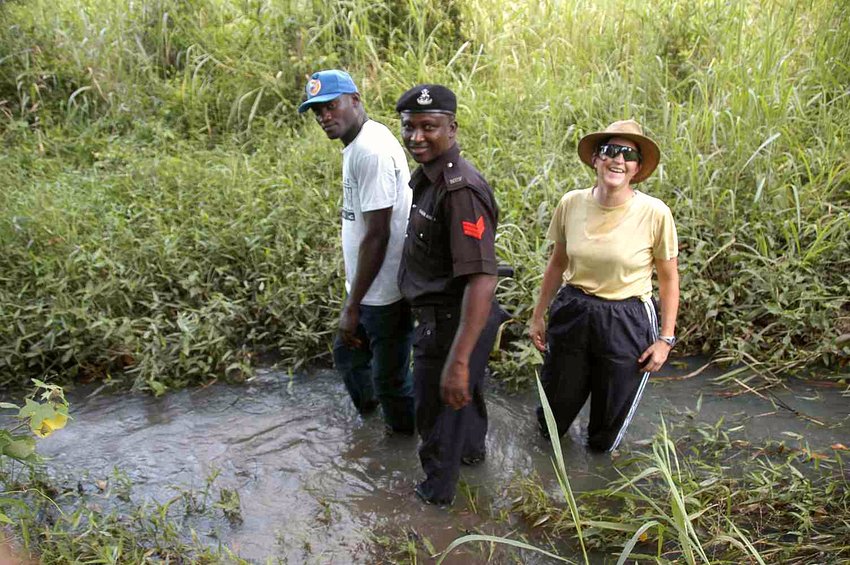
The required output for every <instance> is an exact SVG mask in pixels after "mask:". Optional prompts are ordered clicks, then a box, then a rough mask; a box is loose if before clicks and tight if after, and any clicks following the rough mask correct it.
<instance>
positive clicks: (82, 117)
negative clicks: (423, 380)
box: [0, 0, 850, 391]
mask: <svg viewBox="0 0 850 565" xmlns="http://www.w3.org/2000/svg"><path fill="white" fill-rule="evenodd" d="M848 16H850V14H848V7H847V6H846V5H844V4H842V3H832V2H826V1H825V0H813V1H812V2H810V3H808V4H805V5H801V4H796V3H787V2H780V1H778V0H771V1H769V2H752V1H745V0H734V1H732V2H720V1H715V0H697V1H691V2H683V1H682V0H662V1H660V2H656V3H653V4H646V3H640V2H616V3H615V2H588V1H584V0H572V1H567V0H565V1H554V0H551V1H548V2H511V3H506V2H499V1H496V0H473V1H471V2H454V1H451V0H434V1H432V2H428V3H421V2H409V1H401V0H386V1H383V2H366V1H365V0H334V1H331V2H319V1H295V0H289V1H282V2H271V1H270V0H248V1H239V2H236V1H233V0H184V1H181V2H170V1H165V0H142V1H140V2H132V3H127V2H119V1H117V0H107V1H102V2H91V1H86V0H58V1H52V2H47V1H45V0H29V1H27V2H6V3H3V4H2V6H0V54H2V55H0V130H2V132H0V139H2V143H3V147H4V151H3V152H2V154H0V186H2V190H0V210H2V211H1V212H0V382H12V381H16V382H21V383H23V382H25V381H26V380H27V379H28V378H29V376H30V375H36V376H44V375H47V376H52V375H55V376H68V375H72V374H83V375H84V376H93V377H103V376H106V375H112V376H118V375H129V376H130V377H131V378H133V380H134V382H135V384H136V385H137V386H138V387H141V388H151V389H153V390H157V391H159V390H163V387H165V386H170V385H179V384H185V383H189V382H198V381H205V380H209V379H212V378H216V377H220V376H223V375H228V374H229V375H238V374H244V372H245V371H246V370H248V368H249V367H250V364H251V362H252V355H253V354H254V353H255V352H257V351H259V350H262V349H264V348H272V349H277V350H280V351H281V352H282V353H283V357H284V361H285V362H287V363H290V364H297V363H300V362H304V361H305V360H309V359H311V358H313V357H315V356H316V355H322V354H323V353H325V352H326V351H327V348H328V344H329V341H330V336H331V333H332V331H333V326H334V322H335V310H336V308H337V307H338V304H339V302H340V300H341V299H342V293H343V291H342V284H341V283H342V281H341V278H342V273H341V269H340V254H339V249H338V243H337V239H338V237H337V230H338V227H337V225H336V223H337V220H336V219H335V218H336V208H337V205H338V201H339V185H340V164H339V157H338V153H337V149H338V146H337V145H338V144H334V143H331V142H329V141H328V140H326V139H323V135H322V133H321V132H320V131H317V129H316V127H315V125H314V124H312V123H311V121H310V120H309V119H303V118H301V117H299V116H298V115H297V113H296V112H295V108H296V106H297V104H298V103H299V102H300V97H301V88H302V86H303V83H304V80H305V77H306V76H307V75H308V73H309V72H310V71H312V70H315V69H318V68H327V67H334V66H342V67H345V68H347V69H349V70H350V71H351V72H352V73H353V74H354V76H355V78H356V79H357V82H358V84H359V85H360V87H361V89H362V91H363V93H364V99H365V101H366V105H367V109H368V110H369V113H370V115H371V116H372V117H375V118H377V119H379V120H381V121H383V122H384V123H387V124H388V125H390V126H391V127H393V126H394V125H395V123H396V121H395V120H396V118H395V116H394V114H393V110H392V109H393V105H394V102H395V99H396V98H397V96H398V95H399V93H400V92H402V91H403V90H404V89H406V88H408V87H409V86H411V85H412V84H414V83H416V82H419V81H435V82H437V81H439V82H444V83H446V84H448V85H450V86H451V87H452V88H453V89H454V90H455V91H456V92H457V93H458V96H459V100H460V109H459V121H460V124H461V131H460V140H461V144H462V146H463V148H464V151H465V154H466V155H467V157H468V158H469V159H470V160H472V161H473V162H474V163H475V164H476V165H477V166H478V167H479V168H480V169H481V170H482V171H483V172H484V173H485V175H486V176H487V178H488V179H489V180H490V181H491V182H492V184H493V185H494V186H495V188H496V191H497V195H498V198H499V202H500V206H501V210H502V225H501V228H500V233H499V237H498V242H497V243H498V246H499V253H500V256H501V259H502V260H504V261H506V262H510V263H512V264H514V265H516V266H517V267H518V275H517V278H516V279H515V280H513V281H509V282H507V283H505V285H504V287H503V288H502V291H501V298H502V301H503V302H504V303H505V304H506V305H507V306H508V308H509V309H511V310H512V312H513V313H515V315H516V318H517V319H518V320H520V321H524V320H525V319H526V318H527V316H528V315H529V314H530V310H531V307H532V304H533V300H534V298H535V291H536V288H535V287H536V285H537V284H538V283H539V278H540V276H541V273H542V270H543V266H544V264H545V257H546V253H547V246H548V244H547V242H546V241H545V239H544V234H545V229H546V226H547V224H548V221H549V218H550V216H551V211H552V209H553V208H554V206H555V204H556V202H557V200H558V198H559V197H560V196H561V195H562V194H563V193H564V192H565V191H567V190H570V189H574V188H581V187H586V186H589V184H590V183H591V182H592V179H591V176H590V174H589V170H587V169H586V168H585V167H583V166H582V165H581V164H580V162H579V161H578V159H577V158H576V155H575V146H576V143H577V141H578V139H579V138H580V137H581V136H582V135H583V134H584V133H587V132H589V131H592V130H595V129H598V128H601V127H604V126H605V125H606V124H607V123H608V122H610V121H612V120H614V119H620V118H627V117H634V118H636V119H638V120H639V121H641V122H642V123H643V124H644V125H645V126H646V128H647V130H648V132H649V133H650V134H651V135H652V136H653V137H654V138H655V139H657V140H658V142H659V144H660V145H661V147H662V151H663V160H662V166H661V167H660V168H659V170H658V171H657V173H656V174H655V175H654V176H653V177H652V178H651V179H650V180H648V181H647V182H646V183H645V185H644V186H642V189H643V190H645V191H647V192H649V193H651V194H654V195H657V196H659V197H661V198H662V199H664V200H665V201H666V202H667V203H668V204H670V206H671V208H672V209H673V212H674V215H675V217H676V220H677V224H678V228H679V234H680V242H681V251H682V254H681V257H680V264H681V272H682V309H681V312H682V314H681V319H680V324H679V327H680V330H679V333H680V335H681V337H682V343H683V347H684V348H685V349H686V350H689V351H703V352H708V353H716V354H717V356H718V357H719V358H722V359H727V360H730V361H738V362H745V363H748V364H749V365H751V366H753V367H754V368H756V369H758V370H759V371H760V372H762V373H763V374H767V375H771V374H775V373H776V372H778V371H781V370H787V369H789V368H795V367H800V366H804V365H811V364H816V363H819V364H827V365H832V366H836V365H841V364H844V363H846V360H847V358H848V354H850V339H848V334H850V302H848V298H847V297H848V296H850V278H848V276H847V274H846V273H847V272H848V261H849V260H848V256H850V254H848V250H849V249H848V241H850V238H848V231H850V230H848V227H850V214H848V208H849V207H850V202H848V201H849V200H850V190H849V189H850V168H848V160H847V157H848V153H847V149H846V147H847V142H848V135H847V134H846V124H847V123H850V94H848V90H847V85H848V84H850V67H849V66H848V65H847V61H848V60H850V41H848V38H850V24H848V21H850V17H848ZM512 331H514V332H516V333H517V334H519V333H521V329H520V326H519V324H517V325H515V326H514V328H513V330H512ZM537 362H539V358H538V356H537V354H536V353H535V352H534V351H533V350H532V349H531V348H530V347H528V346H527V345H525V344H524V342H523V341H519V342H518V343H517V344H516V345H515V346H514V347H513V348H512V350H511V351H509V352H508V354H507V355H505V356H504V357H503V360H502V361H501V363H500V365H499V370H500V372H501V373H502V375H503V376H504V377H505V378H507V379H510V380H512V381H516V382H520V381H525V382H528V381H529V379H530V378H531V375H532V374H533V371H532V370H531V367H532V365H533V364H534V363H537Z"/></svg>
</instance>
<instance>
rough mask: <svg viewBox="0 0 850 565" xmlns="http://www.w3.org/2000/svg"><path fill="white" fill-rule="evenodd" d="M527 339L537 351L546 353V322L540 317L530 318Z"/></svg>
mask: <svg viewBox="0 0 850 565" xmlns="http://www.w3.org/2000/svg"><path fill="white" fill-rule="evenodd" d="M528 337H530V338H531V343H533V344H534V347H536V348H537V350H538V351H546V322H544V321H543V317H542V316H532V317H531V321H530V322H529V324H528Z"/></svg>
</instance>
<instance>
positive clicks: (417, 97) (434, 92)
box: [395, 84, 457, 114]
mask: <svg viewBox="0 0 850 565" xmlns="http://www.w3.org/2000/svg"><path fill="white" fill-rule="evenodd" d="M395 109H396V112H398V113H399V114H401V113H402V112H414V113H418V112H439V113H442V114H454V113H455V111H456V110H457V97H456V96H455V93H454V92H452V91H451V90H449V89H448V88H446V87H445V86H443V85H441V84H420V85H417V86H414V87H413V88H411V89H410V90H408V91H407V92H405V93H404V94H402V95H401V98H399V99H398V102H397V103H396V105H395Z"/></svg>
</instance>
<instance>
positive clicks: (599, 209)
mask: <svg viewBox="0 0 850 565" xmlns="http://www.w3.org/2000/svg"><path fill="white" fill-rule="evenodd" d="M592 190H593V189H590V188H587V189H584V190H573V191H570V192H568V193H567V194H565V195H564V197H563V198H561V201H560V202H559V203H558V207H557V208H556V209H555V214H554V215H553V216H552V223H551V224H549V233H548V237H549V239H551V240H552V241H554V242H555V244H556V245H566V248H567V268H566V270H565V271H564V284H570V285H572V286H575V287H577V288H580V289H581V290H583V291H584V292H586V293H588V294H592V295H594V296H598V297H600V298H605V299H608V300H623V299H626V298H631V297H640V298H648V297H649V296H651V294H652V268H653V265H654V261H655V259H657V258H660V259H665V260H667V259H672V258H673V257H676V256H677V255H678V254H679V244H678V241H677V238H676V225H675V224H674V223H673V214H671V213H670V208H668V207H667V205H666V204H664V202H662V201H661V200H659V199H658V198H654V197H652V196H649V195H647V194H644V193H642V192H639V191H637V190H636V191H635V195H634V197H633V198H630V199H629V201H628V202H626V203H625V204H622V205H620V206H616V207H613V208H608V207H605V206H600V205H599V203H598V202H597V201H596V199H595V198H594V197H593V192H592Z"/></svg>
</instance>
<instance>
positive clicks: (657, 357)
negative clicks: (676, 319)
mask: <svg viewBox="0 0 850 565" xmlns="http://www.w3.org/2000/svg"><path fill="white" fill-rule="evenodd" d="M671 349H673V348H672V347H670V345H669V344H668V343H667V342H666V341H662V340H660V339H658V340H655V342H654V343H653V344H652V345H650V346H649V347H647V348H646V351H644V352H643V353H642V354H641V356H640V357H639V358H638V365H640V366H641V367H640V372H641V373H646V372H650V373H654V372H656V371H660V370H661V367H662V366H664V362H665V361H667V356H668V355H669V354H670V350H671Z"/></svg>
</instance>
